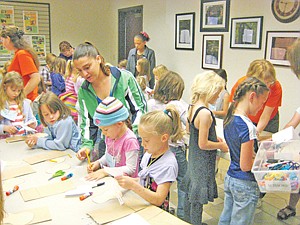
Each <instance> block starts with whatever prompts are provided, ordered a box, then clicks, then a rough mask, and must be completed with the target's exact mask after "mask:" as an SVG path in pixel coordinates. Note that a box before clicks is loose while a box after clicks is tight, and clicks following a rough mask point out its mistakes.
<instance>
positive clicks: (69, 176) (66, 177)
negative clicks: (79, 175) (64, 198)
mask: <svg viewBox="0 0 300 225" xmlns="http://www.w3.org/2000/svg"><path fill="white" fill-rule="evenodd" d="M71 177H73V173H69V174H68V175H67V176H64V177H62V178H61V180H67V179H69V178H71Z"/></svg>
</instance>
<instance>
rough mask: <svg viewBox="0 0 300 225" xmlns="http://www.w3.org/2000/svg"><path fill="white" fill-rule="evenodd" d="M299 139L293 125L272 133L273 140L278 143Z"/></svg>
mask: <svg viewBox="0 0 300 225" xmlns="http://www.w3.org/2000/svg"><path fill="white" fill-rule="evenodd" d="M297 139H299V138H298V137H297V135H296V132H295V129H294V128H293V127H292V126H291V127H288V128H286V129H283V130H281V131H278V132H277V133H275V134H272V141H274V142H275V143H276V144H281V143H283V142H287V141H290V140H297Z"/></svg>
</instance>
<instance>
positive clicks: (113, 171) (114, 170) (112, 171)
mask: <svg viewBox="0 0 300 225" xmlns="http://www.w3.org/2000/svg"><path fill="white" fill-rule="evenodd" d="M103 168H104V171H105V172H106V173H108V174H109V175H111V176H113V177H120V176H123V170H122V169H121V168H120V167H106V166H104V167H103Z"/></svg>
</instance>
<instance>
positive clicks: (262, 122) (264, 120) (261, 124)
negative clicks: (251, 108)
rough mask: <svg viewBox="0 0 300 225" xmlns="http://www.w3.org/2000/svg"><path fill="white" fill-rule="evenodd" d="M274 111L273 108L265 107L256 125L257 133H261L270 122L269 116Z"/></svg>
mask: <svg viewBox="0 0 300 225" xmlns="http://www.w3.org/2000/svg"><path fill="white" fill-rule="evenodd" d="M273 110H274V107H269V106H265V108H264V111H263V113H262V114H261V116H260V118H259V121H258V124H257V133H260V132H262V131H263V130H264V129H265V128H266V126H267V125H268V123H269V121H270V117H271V114H272V112H273Z"/></svg>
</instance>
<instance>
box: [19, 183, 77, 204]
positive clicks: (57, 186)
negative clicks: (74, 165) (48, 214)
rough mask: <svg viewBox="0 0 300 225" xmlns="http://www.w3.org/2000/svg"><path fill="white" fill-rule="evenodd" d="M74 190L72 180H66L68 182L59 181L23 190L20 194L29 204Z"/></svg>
mask: <svg viewBox="0 0 300 225" xmlns="http://www.w3.org/2000/svg"><path fill="white" fill-rule="evenodd" d="M74 188H75V187H74V184H73V182H72V181H71V180H66V181H61V180H59V181H58V182H55V183H52V184H47V185H44V186H39V187H35V188H29V189H25V190H21V191H20V193H21V196H22V198H23V200H24V201H25V202H27V201H31V200H34V199H39V198H44V197H47V196H51V195H56V194H60V193H64V192H66V191H69V190H72V189H74Z"/></svg>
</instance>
